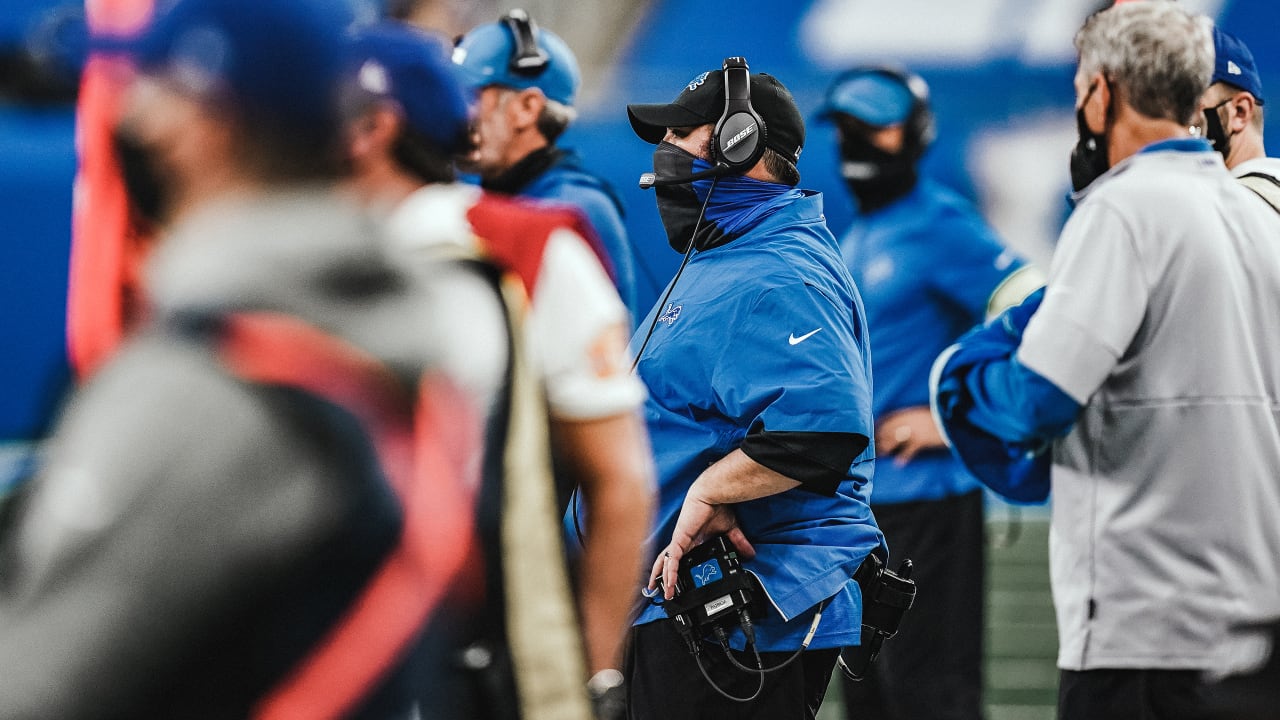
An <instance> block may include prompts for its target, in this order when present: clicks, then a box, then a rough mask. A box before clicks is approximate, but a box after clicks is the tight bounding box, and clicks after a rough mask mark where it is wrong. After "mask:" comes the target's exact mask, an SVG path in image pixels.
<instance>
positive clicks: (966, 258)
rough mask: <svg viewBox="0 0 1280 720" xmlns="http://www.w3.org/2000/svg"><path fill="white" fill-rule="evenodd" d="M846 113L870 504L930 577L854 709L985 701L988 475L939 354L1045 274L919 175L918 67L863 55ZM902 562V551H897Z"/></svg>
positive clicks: (841, 105)
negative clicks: (936, 410) (937, 409)
mask: <svg viewBox="0 0 1280 720" xmlns="http://www.w3.org/2000/svg"><path fill="white" fill-rule="evenodd" d="M820 117H822V118H823V119H825V120H828V121H830V122H831V124H833V125H834V126H835V129H836V132H837V135H838V139H839V152H840V163H841V174H842V175H843V176H844V179H845V183H846V185H847V186H848V188H849V191H850V192H851V193H852V194H853V196H854V198H855V199H856V201H857V208H858V211H857V215H856V216H855V218H854V221H853V224H852V225H851V226H850V227H849V229H848V231H847V232H846V233H845V235H844V238H843V239H842V240H841V250H842V252H843V254H844V261H845V263H846V264H847V265H848V267H849V273H850V275H851V276H852V277H853V279H854V282H855V283H857V286H858V290H859V291H860V292H861V293H862V297H863V300H864V302H865V303H866V309H867V327H868V328H869V329H870V333H871V345H872V347H873V348H874V349H875V352H874V354H873V360H872V367H873V369H874V371H875V378H876V391H875V394H874V397H873V400H872V407H873V409H874V410H875V417H876V433H875V437H876V459H877V463H876V475H875V484H874V486H875V487H874V490H873V491H872V493H871V508H872V510H873V511H874V513H875V516H876V523H877V524H878V525H879V526H880V529H881V530H882V531H884V534H885V541H886V542H887V543H888V545H889V552H890V559H891V560H892V559H893V558H910V559H911V560H912V561H913V563H914V571H913V577H914V578H915V580H916V581H917V582H918V583H919V584H920V585H921V586H923V587H924V588H925V591H924V592H923V593H921V594H920V595H918V596H917V597H916V602H915V604H914V605H913V606H912V609H911V613H910V614H909V616H908V617H907V618H905V619H904V620H903V624H902V627H901V629H900V630H899V634H898V636H897V638H896V639H895V640H894V641H893V642H892V643H889V644H887V645H886V646H885V648H884V650H883V651H882V652H881V655H880V659H879V660H877V661H876V664H875V665H874V666H873V667H872V669H871V673H870V676H869V677H867V678H866V679H865V680H863V681H859V682H855V681H853V680H851V679H849V678H848V677H847V676H846V677H845V679H844V685H843V687H844V696H845V713H846V715H847V716H848V717H849V718H903V719H904V720H905V719H907V718H913V719H918V720H925V719H926V718H968V719H976V718H981V717H982V712H983V711H982V707H983V706H982V636H983V632H984V630H983V615H984V613H983V604H984V603H985V601H986V597H985V593H984V592H983V589H984V587H985V576H986V547H985V545H986V535H985V532H984V529H985V519H984V515H983V495H982V486H981V484H979V483H978V481H977V480H976V479H974V478H973V476H972V475H970V474H969V473H968V471H966V470H965V469H964V467H963V466H962V465H960V464H959V463H958V462H957V461H956V460H955V459H954V458H953V457H952V456H951V453H950V452H949V451H948V450H947V446H946V444H945V443H943V441H942V436H941V434H939V432H938V429H937V427H936V426H935V425H934V422H933V417H932V415H931V414H930V411H929V368H930V367H931V366H932V364H933V361H934V359H935V358H936V357H937V356H938V353H940V352H942V351H943V350H945V349H946V348H947V346H948V345H950V344H951V343H953V342H955V340H956V338H958V337H959V336H960V335H961V334H962V333H964V332H965V331H966V330H968V329H969V328H970V327H972V326H973V325H974V324H976V323H980V322H982V321H983V320H984V319H986V318H987V317H990V316H992V315H994V314H996V313H998V312H1000V311H1001V310H1004V309H1005V308H1006V307H1009V306H1010V305H1015V304H1017V303H1019V302H1021V301H1022V299H1023V297H1025V296H1026V294H1027V293H1028V292H1029V291H1031V290H1033V289H1034V288H1035V287H1037V286H1038V285H1039V284H1041V283H1042V282H1043V275H1042V274H1041V273H1040V272H1039V271H1038V270H1036V269H1035V268H1032V267H1030V266H1028V265H1026V263H1025V262H1023V260H1022V259H1021V258H1019V257H1018V256H1017V255H1015V254H1014V253H1013V252H1011V251H1010V250H1008V249H1007V248H1005V247H1004V245H1003V244H1002V243H1001V241H1000V239H999V238H998V237H997V236H996V234H995V232H994V231H992V229H991V228H990V227H989V226H988V225H987V223H986V222H985V221H984V220H983V219H982V217H981V216H979V215H978V213H977V211H976V210H975V209H974V208H973V207H972V205H970V203H969V202H968V201H966V200H964V199H963V198H961V197H960V196H959V195H957V194H956V193H955V192H953V191H952V190H950V189H948V188H946V187H944V186H942V185H940V184H939V183H937V182H935V181H933V180H931V179H929V178H924V177H920V173H919V163H920V161H921V158H922V157H923V155H924V153H925V151H926V150H927V149H928V148H929V145H930V143H931V142H932V141H933V137H934V133H935V129H934V120H933V113H932V108H931V107H930V105H929V89H928V86H927V85H926V84H925V81H924V79H923V78H921V77H920V76H919V75H916V74H915V73H911V72H909V71H906V70H900V69H896V68H891V67H880V66H870V67H862V68H854V69H851V70H849V71H847V72H845V73H843V74H841V75H840V76H839V77H837V78H836V79H835V80H834V81H833V82H832V84H831V86H830V88H829V89H828V91H827V96H826V101H825V103H824V106H823V108H822V111H821V116H820ZM891 564H892V563H891Z"/></svg>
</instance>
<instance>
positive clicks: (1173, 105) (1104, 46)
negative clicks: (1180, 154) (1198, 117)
mask: <svg viewBox="0 0 1280 720" xmlns="http://www.w3.org/2000/svg"><path fill="white" fill-rule="evenodd" d="M1212 27H1213V25H1212V21H1211V20H1210V19H1209V18H1207V17H1204V16H1200V15H1192V14H1190V13H1188V12H1187V11H1186V10H1183V9H1182V8H1180V7H1178V5H1177V4H1176V3H1172V2H1129V3H1125V4H1123V5H1117V6H1115V7H1112V8H1110V9H1107V10H1103V11H1102V12H1099V13H1095V14H1094V15H1092V16H1091V17H1090V18H1089V19H1088V20H1086V21H1085V23H1084V27H1082V28H1080V31H1079V32H1078V33H1076V41H1075V42H1076V50H1077V51H1079V53H1080V65H1079V69H1078V70H1077V71H1076V76H1077V77H1086V78H1087V77H1091V76H1093V75H1094V74H1096V73H1102V75H1103V77H1105V78H1107V82H1108V83H1110V84H1111V86H1112V92H1113V93H1114V92H1116V91H1117V90H1118V91H1119V93H1120V97H1121V99H1123V100H1124V101H1125V102H1126V103H1127V104H1128V105H1129V106H1130V107H1132V108H1133V109H1135V110H1137V111H1138V112H1140V113H1142V114H1143V115H1146V116H1147V117H1151V118H1159V119H1164V120H1173V121H1175V122H1178V123H1181V124H1184V125H1185V124H1187V123H1189V122H1190V121H1191V118H1192V116H1194V115H1195V113H1196V109H1197V107H1198V105H1199V100H1200V96H1201V95H1202V94H1203V93H1204V91H1205V90H1206V89H1207V88H1208V87H1209V80H1210V79H1211V78H1212V77H1213V32H1212Z"/></svg>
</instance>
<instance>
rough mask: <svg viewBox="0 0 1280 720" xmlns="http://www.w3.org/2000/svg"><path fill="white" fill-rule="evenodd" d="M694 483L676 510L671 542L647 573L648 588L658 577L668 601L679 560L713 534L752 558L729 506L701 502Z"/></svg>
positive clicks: (651, 587)
mask: <svg viewBox="0 0 1280 720" xmlns="http://www.w3.org/2000/svg"><path fill="white" fill-rule="evenodd" d="M698 490H699V488H698V484H697V483H694V484H693V486H692V487H690V488H689V494H688V495H686V496H685V498H684V505H683V506H682V507H681V508H680V517H679V518H677V519H676V529H675V531H674V532H673V533H672V534H671V542H670V543H669V544H668V545H667V546H666V547H665V548H663V550H662V552H660V553H658V557H657V559H656V560H654V561H653V570H652V572H650V573H649V578H650V579H649V589H650V590H653V589H654V587H655V586H656V585H657V580H658V578H662V588H663V596H664V597H665V598H666V599H667V600H670V599H671V598H673V597H675V594H676V573H677V572H679V570H680V558H682V557H684V555H685V553H687V552H688V551H689V550H690V549H691V548H694V547H696V546H698V545H701V544H702V543H704V542H706V541H707V540H709V539H711V538H712V537H715V536H716V535H720V534H724V535H725V536H726V537H728V538H729V542H731V543H733V546H734V547H735V548H737V550H738V552H739V553H740V554H741V555H742V556H743V557H744V558H746V559H747V560H750V559H751V558H753V557H755V556H756V550H755V548H753V547H751V543H750V542H748V541H747V536H746V535H743V534H742V530H741V529H740V528H739V527H738V518H737V516H736V515H734V513H733V508H732V507H730V506H729V505H718V504H715V503H711V502H708V501H706V500H705V499H703V498H702V497H701V496H700V495H699V494H698Z"/></svg>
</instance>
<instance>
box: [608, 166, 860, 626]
mask: <svg viewBox="0 0 1280 720" xmlns="http://www.w3.org/2000/svg"><path fill="white" fill-rule="evenodd" d="M775 203H776V204H777V207H776V208H771V209H770V210H771V211H772V212H771V214H767V216H766V217H764V218H763V219H762V220H761V221H760V222H759V223H758V224H757V225H756V226H755V228H754V229H753V230H751V231H750V232H748V233H747V234H745V235H743V236H742V237H739V238H738V239H736V240H734V241H732V242H730V243H728V244H726V245H723V246H720V247H717V248H713V249H710V250H706V251H703V252H698V253H695V254H694V255H693V257H692V258H691V259H690V261H689V264H688V266H687V267H686V268H685V271H684V274H683V275H682V276H681V277H680V278H679V279H678V282H677V283H676V285H675V289H674V291H673V292H672V293H671V296H670V298H669V299H668V300H667V302H666V303H665V304H663V303H661V302H660V303H659V305H660V306H655V307H654V309H653V310H652V311H651V312H650V313H649V316H648V317H647V318H646V319H645V320H644V322H642V323H641V324H640V330H639V331H638V332H637V334H636V336H635V338H633V341H632V352H633V353H634V352H636V351H637V350H638V346H639V345H640V343H641V342H642V341H643V338H644V335H645V331H646V330H647V329H648V328H649V326H650V325H651V324H653V323H655V322H656V325H654V331H653V335H652V337H651V339H650V340H649V342H648V344H647V346H645V349H644V352H643V354H642V355H641V357H640V361H639V365H638V372H639V374H640V376H641V378H642V379H643V380H644V381H645V384H646V385H647V386H648V388H649V393H650V395H649V399H648V401H647V403H646V405H645V419H646V421H647V424H648V428H649V433H650V438H651V441H652V445H653V449H654V454H655V461H656V466H657V472H658V483H659V507H658V513H657V518H656V526H655V528H654V531H653V534H652V536H651V538H650V541H651V543H653V547H662V546H663V545H665V544H666V543H667V542H668V541H669V540H670V538H671V533H672V531H673V529H674V527H675V520H676V517H677V516H678V514H679V511H680V507H681V503H682V502H683V500H684V497H685V493H686V492H687V490H688V488H689V486H690V485H691V484H692V483H693V481H694V480H695V479H696V478H697V477H698V475H699V473H701V472H702V470H703V469H704V468H706V467H707V466H708V465H710V464H712V463H714V462H715V461H717V460H719V459H720V458H722V457H724V456H725V455H727V454H728V453H729V452H731V451H732V450H734V449H736V448H737V447H738V446H739V445H740V444H741V442H742V440H743V438H744V437H745V436H746V434H747V432H748V430H749V429H750V428H752V427H753V426H755V425H756V424H758V423H759V424H763V426H764V427H765V428H766V429H769V430H791V431H811V432H812V431H818V432H844V433H860V434H862V435H865V436H867V437H868V438H870V437H871V434H872V417H871V364H870V362H871V359H870V351H869V345H868V339H867V331H866V319H865V316H864V313H863V309H862V301H861V299H860V298H859V296H858V292H857V289H856V288H855V287H854V285H853V282H852V280H851V279H850V277H849V274H848V271H847V269H846V268H845V267H844V264H843V263H842V262H841V259H840V256H839V253H838V247H837V245H836V242H835V238H834V237H833V236H832V235H831V233H830V231H829V230H828V229H827V226H826V221H825V219H824V218H823V215H822V197H821V195H820V194H818V193H814V192H808V191H806V192H805V193H803V195H801V196H799V197H786V198H781V199H779V200H777V201H775ZM872 458H873V450H872V449H871V447H870V446H869V447H868V449H867V450H866V451H865V452H864V453H863V454H862V455H861V456H860V457H858V458H857V459H856V460H855V462H854V463H853V465H852V467H851V468H850V470H849V474H848V478H847V480H846V481H845V482H843V483H841V485H840V488H839V490H838V491H837V492H836V493H835V494H834V495H831V496H824V495H820V494H817V493H815V492H811V491H809V490H805V489H803V488H797V489H794V490H790V491H787V492H784V493H781V494H778V495H773V496H770V497H766V498H760V499H758V500H753V501H750V502H745V503H740V504H738V505H737V506H735V511H736V512H737V516H738V520H739V522H740V525H741V527H742V530H743V532H744V533H745V534H746V536H747V538H748V539H749V540H750V541H751V542H752V544H753V545H754V546H755V548H756V551H757V553H758V555H757V556H756V558H755V559H754V560H751V561H747V562H746V563H745V567H746V568H747V570H749V571H750V572H752V573H754V574H755V575H756V577H758V578H759V580H760V582H761V583H762V584H763V587H764V589H765V591H766V594H767V595H768V601H769V602H768V606H769V613H768V617H767V618H765V619H763V620H762V621H761V622H760V623H759V624H758V625H757V641H758V647H759V648H760V649H761V650H762V651H771V650H773V651H777V650H793V649H796V648H798V647H799V646H800V640H801V638H802V637H803V635H804V634H805V632H806V631H807V630H808V628H809V625H810V622H811V620H812V618H813V612H812V609H813V608H814V607H815V606H816V605H817V604H818V603H819V602H821V601H822V600H823V599H826V598H832V600H831V602H830V604H829V606H828V607H827V608H826V610H825V612H824V615H823V619H822V622H821V624H820V625H819V628H818V632H817V635H816V636H815V638H814V640H813V643H812V644H811V645H810V647H811V648H815V649H816V648H823V647H839V646H844V645H852V644H856V643H857V642H858V638H859V630H860V618H861V612H862V598H861V594H860V592H859V590H858V587H857V584H856V583H854V582H853V581H852V580H851V576H852V574H853V572H854V571H855V570H856V569H857V567H858V565H859V564H860V563H861V562H862V561H863V559H864V558H865V557H866V555H867V554H868V553H869V552H871V551H872V550H874V549H876V548H878V547H883V536H882V535H881V533H880V530H879V528H877V527H876V524H875V520H874V519H873V517H872V515H871V511H870V508H869V506H868V504H867V495H866V491H867V485H868V483H869V481H870V480H871V474H872V468H873V459H872ZM664 617H666V615H665V613H664V612H663V611H662V609H661V608H660V607H656V606H649V607H646V608H645V609H644V611H643V612H642V613H641V615H640V617H639V619H638V620H637V624H643V623H648V622H652V621H654V620H658V619H661V618H664ZM735 634H736V635H737V636H736V637H734V638H733V641H734V644H735V645H736V646H738V647H740V646H741V644H742V637H741V634H740V633H735Z"/></svg>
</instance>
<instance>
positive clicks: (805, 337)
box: [787, 328, 822, 345]
mask: <svg viewBox="0 0 1280 720" xmlns="http://www.w3.org/2000/svg"><path fill="white" fill-rule="evenodd" d="M821 329H822V328H818V330H821ZM818 330H814V331H812V332H807V333H805V334H803V335H801V336H800V337H796V334H795V333H791V336H790V337H788V338H787V343H788V344H790V345H799V344H800V343H802V342H804V341H805V340H808V339H809V338H811V337H813V335H814V333H816V332H818Z"/></svg>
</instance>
